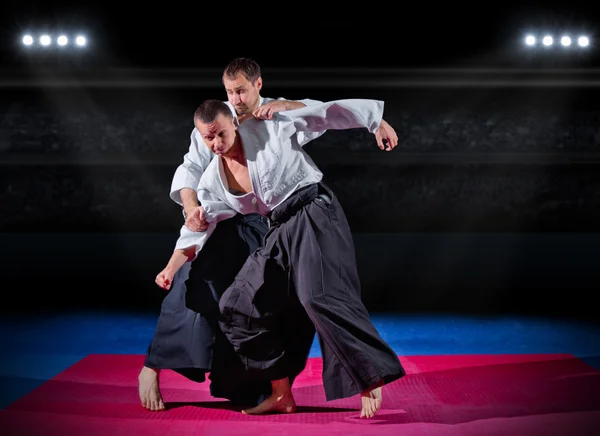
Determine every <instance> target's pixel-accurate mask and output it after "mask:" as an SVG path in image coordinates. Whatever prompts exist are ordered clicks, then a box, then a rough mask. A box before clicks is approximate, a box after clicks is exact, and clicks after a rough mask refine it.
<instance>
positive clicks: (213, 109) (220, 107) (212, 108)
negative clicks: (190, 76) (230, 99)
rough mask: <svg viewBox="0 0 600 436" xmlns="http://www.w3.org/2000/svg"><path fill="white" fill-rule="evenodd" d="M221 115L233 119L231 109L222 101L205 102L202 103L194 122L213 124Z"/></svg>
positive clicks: (195, 114) (195, 113)
mask: <svg viewBox="0 0 600 436" xmlns="http://www.w3.org/2000/svg"><path fill="white" fill-rule="evenodd" d="M219 114H223V115H225V116H226V117H229V118H233V114H232V113H231V109H229V106H227V105H226V104H225V102H223V101H221V100H215V99H211V100H205V101H203V102H202V104H201V105H200V106H198V109H196V112H194V121H196V120H199V121H201V122H202V123H212V122H213V121H215V120H216V119H217V117H218V116H219Z"/></svg>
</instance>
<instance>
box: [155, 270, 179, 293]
mask: <svg viewBox="0 0 600 436" xmlns="http://www.w3.org/2000/svg"><path fill="white" fill-rule="evenodd" d="M174 275H175V274H173V272H171V270H170V268H165V269H163V270H162V271H161V272H159V273H158V275H157V276H156V279H155V280H154V281H155V282H156V284H157V285H158V286H160V287H161V288H163V289H166V290H169V289H171V284H172V283H173V276H174Z"/></svg>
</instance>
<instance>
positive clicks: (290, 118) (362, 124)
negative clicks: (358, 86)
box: [279, 99, 398, 151]
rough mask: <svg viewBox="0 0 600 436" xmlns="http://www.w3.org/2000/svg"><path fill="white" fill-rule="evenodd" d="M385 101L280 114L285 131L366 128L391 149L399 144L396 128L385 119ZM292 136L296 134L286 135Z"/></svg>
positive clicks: (339, 102)
mask: <svg viewBox="0 0 600 436" xmlns="http://www.w3.org/2000/svg"><path fill="white" fill-rule="evenodd" d="M383 106H384V103H383V101H379V100H367V99H347V100H334V101H330V102H325V103H321V104H317V105H311V106H306V107H304V108H300V109H295V110H291V111H286V112H281V113H280V114H279V117H280V120H281V121H282V122H283V124H284V125H285V127H284V129H292V130H294V131H297V132H321V131H325V130H347V129H355V128H366V129H367V130H368V131H369V132H371V133H373V134H375V137H376V139H377V144H378V146H379V148H381V149H382V150H383V149H385V148H386V147H385V145H384V141H385V142H387V150H388V151H389V150H391V149H393V148H394V147H396V145H397V144H398V136H397V135H396V132H395V131H394V129H393V128H392V127H391V126H390V125H389V124H388V123H387V122H386V121H385V120H384V119H383ZM287 133H288V134H292V133H293V132H289V131H288V132H287Z"/></svg>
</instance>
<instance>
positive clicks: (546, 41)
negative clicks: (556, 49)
mask: <svg viewBox="0 0 600 436" xmlns="http://www.w3.org/2000/svg"><path fill="white" fill-rule="evenodd" d="M552 42H554V40H553V39H552V37H551V36H550V35H548V36H544V39H542V43H543V44H544V45H545V46H546V47H548V46H550V45H552Z"/></svg>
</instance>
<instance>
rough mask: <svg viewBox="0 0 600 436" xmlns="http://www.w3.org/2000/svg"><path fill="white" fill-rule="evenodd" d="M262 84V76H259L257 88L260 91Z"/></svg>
mask: <svg viewBox="0 0 600 436" xmlns="http://www.w3.org/2000/svg"><path fill="white" fill-rule="evenodd" d="M262 85H263V84H262V77H259V78H258V79H256V89H258V90H259V91H260V90H261V89H262Z"/></svg>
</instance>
